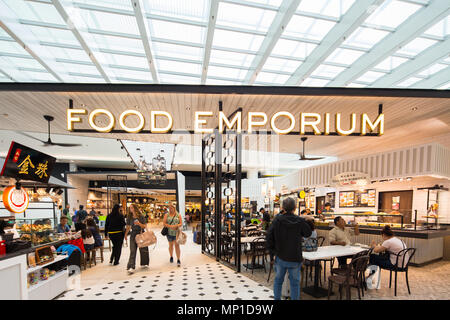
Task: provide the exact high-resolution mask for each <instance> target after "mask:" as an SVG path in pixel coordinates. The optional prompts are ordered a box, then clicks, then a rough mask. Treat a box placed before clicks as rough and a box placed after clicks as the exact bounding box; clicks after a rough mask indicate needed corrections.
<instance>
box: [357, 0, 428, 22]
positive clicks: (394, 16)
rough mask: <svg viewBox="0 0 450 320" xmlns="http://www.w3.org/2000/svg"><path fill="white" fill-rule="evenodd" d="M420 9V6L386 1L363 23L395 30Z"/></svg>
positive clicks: (392, 0) (393, 0) (395, 0)
mask: <svg viewBox="0 0 450 320" xmlns="http://www.w3.org/2000/svg"><path fill="white" fill-rule="evenodd" d="M421 8H422V6H421V5H417V4H413V3H409V2H408V3H407V2H403V1H398V0H387V1H385V2H383V3H382V4H381V5H380V6H379V7H378V8H377V9H376V10H375V11H374V12H373V13H372V14H371V15H370V16H369V17H368V18H367V19H366V21H365V22H366V23H369V24H374V25H378V26H384V27H390V28H397V27H398V26H399V25H401V24H402V23H403V22H404V21H405V20H406V19H408V18H409V17H410V16H411V15H413V14H414V13H415V12H416V11H417V10H419V9H421Z"/></svg>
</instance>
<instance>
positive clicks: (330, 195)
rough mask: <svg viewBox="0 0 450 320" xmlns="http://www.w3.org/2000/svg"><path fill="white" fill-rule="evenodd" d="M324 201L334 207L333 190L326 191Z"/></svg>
mask: <svg viewBox="0 0 450 320" xmlns="http://www.w3.org/2000/svg"><path fill="white" fill-rule="evenodd" d="M325 202H328V203H329V204H330V205H331V207H332V208H334V207H335V205H336V203H335V193H334V192H329V193H327V195H326V197H325Z"/></svg>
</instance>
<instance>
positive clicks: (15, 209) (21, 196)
mask: <svg viewBox="0 0 450 320" xmlns="http://www.w3.org/2000/svg"><path fill="white" fill-rule="evenodd" d="M2 200H3V204H4V205H5V208H6V209H7V210H9V211H11V212H12V213H22V212H24V211H25V210H26V209H27V208H28V204H29V203H30V199H29V197H28V193H27V192H26V191H25V189H24V188H22V187H20V188H19V189H17V188H16V186H9V187H6V188H5V190H4V191H3V199H2Z"/></svg>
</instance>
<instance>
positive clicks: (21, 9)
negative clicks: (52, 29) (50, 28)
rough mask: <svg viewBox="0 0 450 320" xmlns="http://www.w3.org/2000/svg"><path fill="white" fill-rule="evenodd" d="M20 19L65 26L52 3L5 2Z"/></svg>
mask: <svg viewBox="0 0 450 320" xmlns="http://www.w3.org/2000/svg"><path fill="white" fill-rule="evenodd" d="M3 2H4V3H5V4H6V5H7V6H8V7H9V8H10V9H11V10H13V11H14V12H15V13H16V15H17V16H18V17H19V18H20V19H24V20H32V21H39V22H47V23H55V24H63V25H65V22H64V20H63V19H62V18H61V16H60V15H59V13H58V11H57V10H56V9H55V7H54V6H53V5H52V4H51V3H50V4H47V3H42V2H31V1H23V0H4V1H3Z"/></svg>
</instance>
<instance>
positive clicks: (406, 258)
mask: <svg viewBox="0 0 450 320" xmlns="http://www.w3.org/2000/svg"><path fill="white" fill-rule="evenodd" d="M415 253H416V248H406V249H403V250H401V251H399V253H397V254H396V255H395V256H396V259H395V265H394V267H395V268H397V269H408V266H409V263H410V262H411V259H412V257H413V256H414V254H415ZM391 254H394V253H392V252H391Z"/></svg>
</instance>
